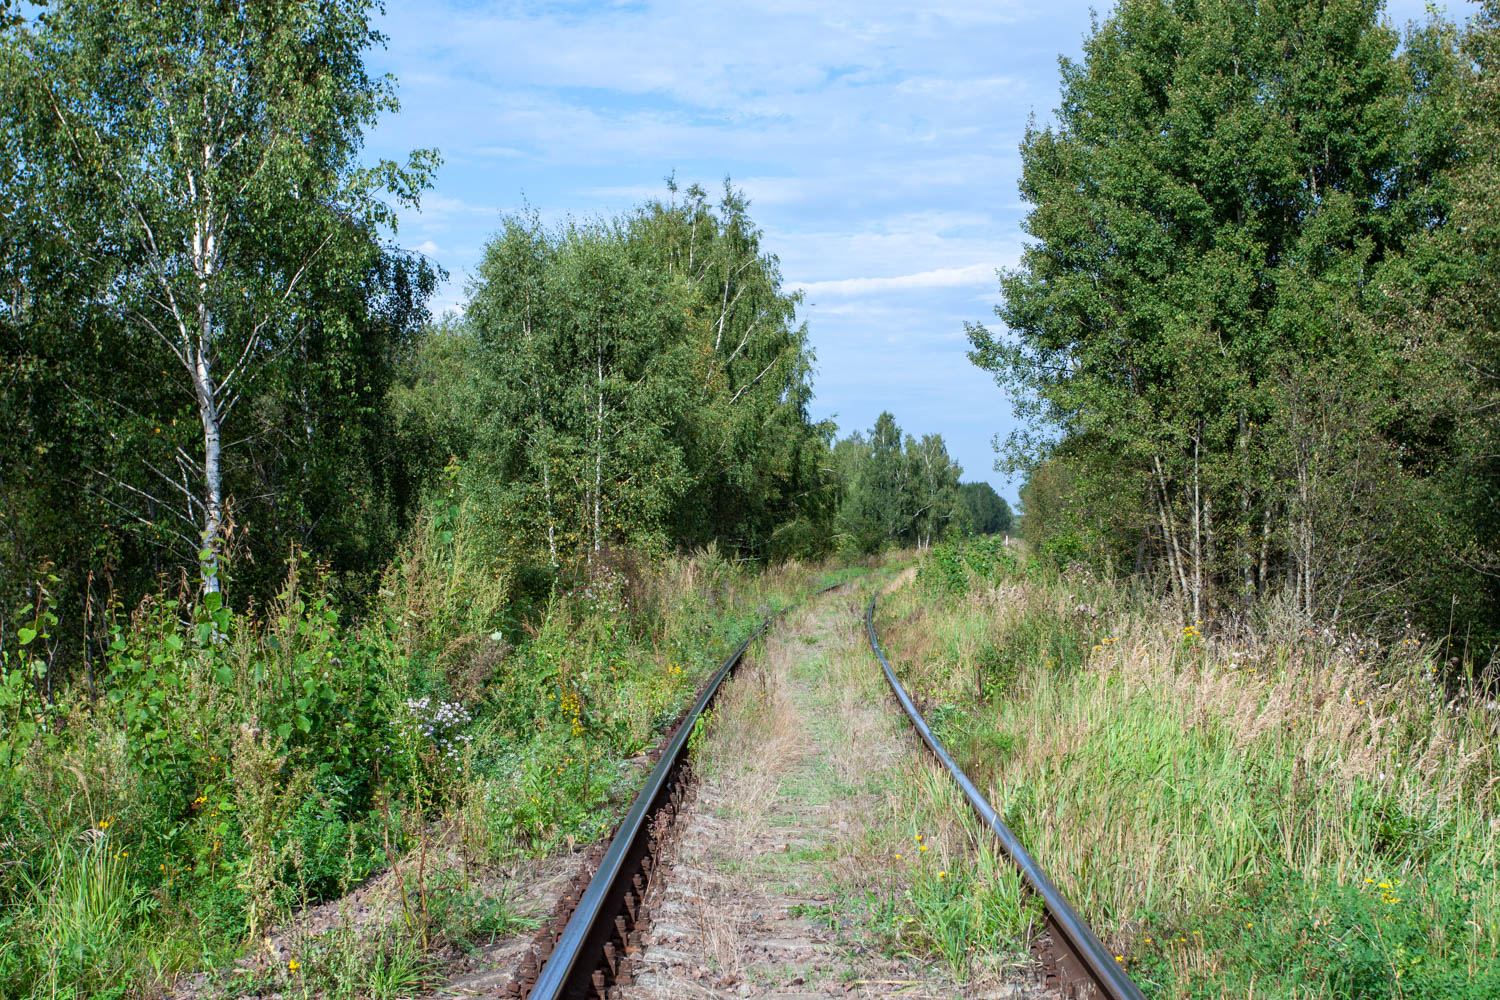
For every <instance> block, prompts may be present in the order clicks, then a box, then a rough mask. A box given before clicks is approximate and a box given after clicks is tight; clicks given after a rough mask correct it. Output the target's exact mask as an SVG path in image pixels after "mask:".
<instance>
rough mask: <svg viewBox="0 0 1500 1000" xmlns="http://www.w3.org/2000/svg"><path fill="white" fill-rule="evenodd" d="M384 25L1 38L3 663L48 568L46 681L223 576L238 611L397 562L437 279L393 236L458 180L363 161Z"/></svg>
mask: <svg viewBox="0 0 1500 1000" xmlns="http://www.w3.org/2000/svg"><path fill="white" fill-rule="evenodd" d="M370 11H371V5H370V4H369V3H366V2H364V0H347V2H339V3H308V2H302V0H285V2H280V0H278V2H275V3H264V4H254V5H244V4H239V5H227V6H224V5H218V6H216V5H213V4H203V3H189V4H173V5H166V6H164V5H161V4H155V3H136V2H129V3H125V4H101V3H97V2H93V0H69V2H64V3H57V4H48V5H45V9H44V10H42V9H37V10H35V11H34V12H33V14H34V15H35V16H27V17H18V18H17V19H15V20H14V21H13V22H9V21H8V22H7V24H6V25H5V27H4V28H3V29H0V94H3V98H4V99H3V100H0V108H3V111H0V136H3V142H4V148H5V155H4V157H3V160H4V162H5V167H4V169H3V170H0V192H3V194H0V197H3V200H4V202H5V204H6V205H7V206H8V209H7V225H6V230H5V235H4V236H3V237H0V282H3V283H4V286H5V287H6V288H7V289H8V292H7V294H6V296H5V304H4V305H3V306H0V372H3V375H0V377H3V379H4V382H5V384H6V385H7V387H8V388H7V390H6V392H5V393H4V394H3V395H0V419H3V420H4V421H5V423H6V426H7V427H8V428H10V429H11V432H12V433H10V434H8V435H6V436H5V438H4V440H3V441H0V464H3V465H4V466H5V467H6V469H7V471H8V472H9V473H10V474H8V475H7V476H5V477H4V481H3V482H0V518H3V519H4V521H5V523H6V525H7V531H6V532H5V533H4V540H3V541H0V567H3V571H0V637H4V636H5V635H6V633H7V632H9V631H10V630H11V629H13V627H14V625H13V623H12V621H11V620H10V616H11V612H12V609H14V608H15V607H17V606H20V605H24V604H27V603H35V601H36V593H35V582H34V581H35V580H37V579H39V578H41V576H42V575H43V572H44V571H43V570H41V569H40V567H43V566H47V565H50V572H53V573H55V574H56V575H57V576H58V577H59V578H60V581H59V582H58V584H57V585H56V586H55V587H54V588H53V589H54V590H55V593H56V596H57V598H58V603H59V606H60V607H63V608H66V609H67V610H68V614H69V617H70V618H72V619H73V620H72V621H70V623H69V627H68V628H67V629H65V630H64V631H63V634H64V636H65V637H66V638H63V639H60V640H59V647H60V648H59V649H58V651H57V655H56V656H55V657H52V658H51V659H50V661H49V669H62V670H65V671H81V670H83V669H85V667H84V665H83V664H82V663H81V662H80V661H81V660H82V659H83V658H84V657H86V656H92V655H93V651H89V652H85V651H84V649H83V648H82V647H83V646H85V645H90V644H94V645H103V644H107V642H108V641H109V640H108V638H107V637H106V636H105V635H104V633H103V628H104V623H105V621H106V619H107V617H108V615H107V611H108V606H109V603H110V601H111V600H112V599H120V600H123V601H124V602H125V603H127V604H129V605H133V604H134V603H135V602H137V601H138V600H140V598H141V597H142V596H143V595H144V594H146V593H148V592H151V591H153V590H155V589H156V588H157V587H158V586H159V578H160V577H161V576H162V575H171V574H173V573H174V572H176V571H186V572H189V573H194V574H196V573H197V572H198V570H199V566H200V558H199V555H198V554H199V552H200V550H205V549H206V551H207V552H208V560H207V562H206V565H207V566H208V567H209V568H210V569H212V570H213V572H212V573H211V574H208V575H205V576H204V578H203V583H204V585H205V587H206V588H207V589H209V590H213V589H215V588H216V587H218V586H223V585H227V586H228V587H229V589H230V590H231V592H234V593H236V594H238V595H239V596H240V598H241V601H240V605H241V606H245V605H246V604H248V602H249V600H250V599H252V598H253V599H255V600H256V601H258V602H264V601H266V600H268V599H269V598H270V597H271V596H272V595H273V594H274V592H275V588H276V586H277V584H278V583H279V574H280V565H281V560H282V558H283V557H284V556H285V554H286V551H287V549H288V548H289V547H290V546H292V545H297V546H301V547H312V548H315V549H316V550H317V551H318V552H319V555H320V556H321V557H322V558H324V559H326V560H328V561H329V563H330V566H331V568H332V570H333V571H334V572H335V573H337V574H338V575H339V576H340V584H341V586H340V589H341V590H343V591H344V594H345V597H346V598H349V597H352V595H353V594H355V593H360V592H363V591H365V590H366V589H367V588H368V586H369V584H371V583H372V582H374V581H373V579H372V577H373V575H374V574H377V573H378V572H379V570H380V569H381V567H382V566H383V565H384V564H385V563H386V562H387V561H389V559H390V558H391V557H392V556H393V555H394V554H395V550H396V547H397V545H398V544H399V542H400V540H401V536H402V534H403V533H404V531H405V529H406V527H407V518H408V516H409V513H410V512H411V510H412V507H413V504H414V502H415V501H416V500H417V499H418V497H417V493H418V489H419V484H417V483H416V482H415V475H416V473H417V472H418V471H419V467H418V466H417V464H416V463H414V462H411V461H409V455H410V452H409V451H408V450H406V449H403V448H402V447H400V442H399V441H398V440H397V439H396V437H395V433H394V430H395V429H394V427H393V425H392V422H391V419H390V415H389V412H388V411H387V410H386V409H385V407H384V405H383V401H384V397H385V394H386V391H387V388H388V386H389V385H390V383H391V381H392V380H393V377H394V372H395V369H396V366H397V363H398V360H399V358H400V355H401V354H402V353H403V352H404V351H405V349H406V347H407V345H408V344H409V343H410V342H411V340H412V338H413V337H414V335H415V332H416V330H417V328H418V326H419V325H420V324H421V323H422V322H423V321H425V319H426V310H425V301H426V299H427V297H428V295H429V294H430V293H431V291H432V290H433V288H434V287H435V281H436V274H435V273H434V272H433V271H432V269H431V268H430V267H429V266H427V264H426V263H425V262H424V261H423V260H422V259H421V258H420V257H419V256H416V255H410V254H406V253H402V252H400V251H396V250H388V249H386V247H385V245H384V244H385V241H386V238H387V237H386V236H384V235H382V233H383V231H384V229H385V227H387V226H390V225H392V224H393V222H394V215H393V209H392V205H393V203H399V202H403V201H404V202H408V203H410V202H411V201H412V199H413V198H414V197H415V195H416V194H417V193H418V192H420V191H421V190H422V189H423V188H424V187H425V186H426V184H427V181H428V178H429V177H430V173H431V170H432V168H433V167H434V166H435V163H436V159H435V156H434V155H433V154H430V153H426V152H423V153H418V154H415V155H414V157H413V158H412V159H411V161H410V162H408V163H407V164H405V165H397V164H393V163H389V162H378V163H375V164H368V165H367V164H364V163H362V162H361V160H362V159H363V157H362V154H361V146H362V142H363V130H364V129H365V128H366V127H367V126H368V125H370V124H372V123H373V122H374V121H375V119H376V118H377V117H379V116H380V115H382V114H384V113H387V112H389V111H393V110H395V108H396V104H395V100H394V91H393V83H392V82H391V81H390V80H388V79H385V78H378V77H374V76H371V75H369V74H368V73H367V72H366V70H365V68H364V64H363V53H364V51H365V49H366V48H367V47H368V46H370V45H372V44H379V43H380V41H381V38H380V36H379V35H378V33H374V32H372V31H371V30H370V23H369V19H368V18H369V14H370ZM205 150H207V151H208V153H209V155H208V156H207V158H205V155H204V151H205ZM9 207H13V208H14V210H15V211H14V214H11V212H10V208H9ZM195 233H196V234H197V238H196V239H195V238H194V234H195ZM200 360H201V362H202V365H201V366H200V365H199V364H198V362H199V361H200ZM205 532H207V534H206V535H205ZM106 567H107V569H106ZM80 611H81V612H82V614H81V615H80ZM80 618H81V620H79V619H80ZM61 683H62V682H61V681H59V683H58V684H57V686H61Z"/></svg>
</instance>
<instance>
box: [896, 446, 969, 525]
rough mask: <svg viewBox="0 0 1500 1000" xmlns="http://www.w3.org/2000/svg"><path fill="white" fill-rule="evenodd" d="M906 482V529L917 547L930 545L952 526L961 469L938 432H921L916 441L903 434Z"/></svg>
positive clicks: (956, 505)
mask: <svg viewBox="0 0 1500 1000" xmlns="http://www.w3.org/2000/svg"><path fill="white" fill-rule="evenodd" d="M906 460H907V464H908V466H909V471H908V473H907V482H909V483H910V484H911V485H910V489H911V493H912V497H911V501H910V503H909V507H910V509H911V512H912V513H911V524H910V527H909V529H907V530H908V531H909V532H910V534H911V535H913V536H914V537H915V539H916V543H917V546H918V547H919V548H926V547H927V546H929V545H931V544H932V541H933V538H934V537H940V536H941V535H942V534H943V533H944V532H946V531H947V530H948V529H949V527H951V526H952V524H953V520H954V516H955V513H956V511H957V507H958V480H959V477H960V476H962V475H963V469H962V468H960V467H959V466H958V464H957V463H955V462H954V461H953V459H951V458H950V457H949V456H948V447H947V445H945V444H944V443H943V436H942V435H941V434H923V435H922V439H921V440H920V441H919V440H917V439H916V438H914V437H912V436H911V435H910V434H908V435H907V436H906Z"/></svg>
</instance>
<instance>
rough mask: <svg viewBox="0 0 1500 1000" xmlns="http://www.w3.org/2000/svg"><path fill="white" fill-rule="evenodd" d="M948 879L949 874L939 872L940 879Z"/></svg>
mask: <svg viewBox="0 0 1500 1000" xmlns="http://www.w3.org/2000/svg"><path fill="white" fill-rule="evenodd" d="M947 877H948V873H947V872H938V878H947Z"/></svg>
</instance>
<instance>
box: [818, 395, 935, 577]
mask: <svg viewBox="0 0 1500 1000" xmlns="http://www.w3.org/2000/svg"><path fill="white" fill-rule="evenodd" d="M832 458H833V468H834V471H835V474H836V475H837V477H838V480H839V482H840V483H841V484H842V494H843V495H842V498H841V500H840V505H839V511H838V521H837V523H838V533H839V536H840V539H841V545H842V546H843V547H844V548H846V549H849V550H851V551H854V552H875V551H878V550H879V549H881V548H884V547H886V546H888V545H916V546H927V545H930V544H932V542H933V541H934V540H935V539H937V538H940V537H942V535H943V534H944V533H945V532H946V531H947V530H948V529H949V528H950V527H951V526H952V524H953V521H954V516H955V510H956V507H957V504H958V480H959V477H960V476H961V475H962V474H963V470H962V469H960V468H959V467H958V465H957V464H955V463H954V462H953V460H952V459H951V458H950V457H949V455H948V449H947V446H946V445H945V444H944V443H943V438H942V435H940V434H925V435H923V436H922V438H921V439H920V440H919V439H917V438H915V437H913V436H911V435H909V434H908V435H906V437H905V439H904V440H903V438H902V434H901V428H900V427H899V426H897V424H896V418H895V417H894V416H892V415H891V414H890V413H886V412H883V413H881V414H880V416H879V417H878V418H876V420H875V426H874V427H872V428H871V429H870V431H869V433H868V435H866V434H864V433H861V432H858V431H856V432H855V433H854V434H851V435H850V436H849V437H847V438H845V439H844V440H842V441H840V442H838V443H837V444H836V445H835V446H834V449H833V456H832Z"/></svg>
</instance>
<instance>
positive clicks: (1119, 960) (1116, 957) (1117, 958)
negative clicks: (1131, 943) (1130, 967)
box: [1115, 955, 1125, 962]
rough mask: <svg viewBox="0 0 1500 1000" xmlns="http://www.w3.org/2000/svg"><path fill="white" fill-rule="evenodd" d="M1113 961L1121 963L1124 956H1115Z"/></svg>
mask: <svg viewBox="0 0 1500 1000" xmlns="http://www.w3.org/2000/svg"><path fill="white" fill-rule="evenodd" d="M1115 961H1116V962H1123V961H1125V956H1124V955H1116V956H1115Z"/></svg>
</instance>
